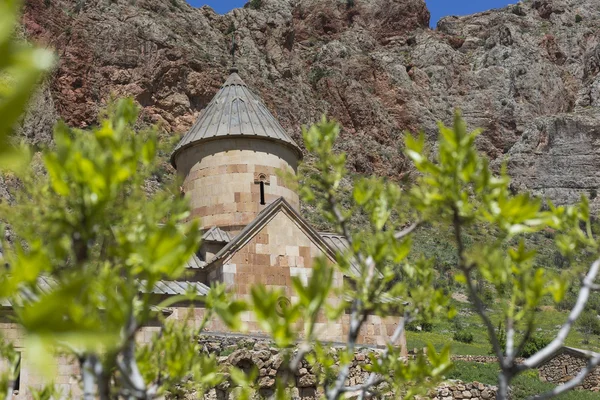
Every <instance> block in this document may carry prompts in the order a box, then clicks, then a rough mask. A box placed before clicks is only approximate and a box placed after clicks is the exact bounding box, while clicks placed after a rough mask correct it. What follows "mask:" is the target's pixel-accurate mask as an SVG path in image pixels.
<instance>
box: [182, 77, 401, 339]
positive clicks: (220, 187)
mask: <svg viewBox="0 0 600 400" xmlns="http://www.w3.org/2000/svg"><path fill="white" fill-rule="evenodd" d="M301 159H302V151H301V149H300V147H299V146H298V145H297V144H296V142H294V140H293V139H292V138H291V136H290V135H289V134H288V133H287V132H286V131H285V130H284V129H283V127H282V126H281V125H280V124H279V122H278V121H277V120H276V118H275V117H274V116H273V115H272V114H271V113H270V112H269V110H268V109H267V107H266V106H265V104H264V103H263V102H262V100H261V99H260V98H259V97H258V96H256V95H255V94H254V93H253V92H252V91H251V90H250V89H249V88H248V86H247V85H246V84H245V83H244V82H243V80H242V79H241V78H240V76H239V75H238V73H237V70H235V69H233V70H232V71H231V75H230V76H229V78H228V79H227V80H226V82H225V83H224V84H223V86H222V87H221V89H220V90H219V92H218V93H217V94H216V95H215V97H214V98H213V99H212V101H211V102H210V103H209V105H208V106H207V107H206V108H205V110H204V111H203V113H202V114H201V115H200V117H199V118H198V120H197V121H196V123H195V124H194V125H193V126H192V128H191V129H190V130H189V132H188V133H187V134H186V135H185V136H184V137H183V139H182V140H181V142H180V143H179V144H178V145H177V147H176V149H175V151H174V153H173V155H172V157H171V161H172V163H173V166H174V167H175V168H176V169H177V171H178V173H179V174H180V175H181V176H182V177H183V179H184V184H183V185H184V186H183V190H184V191H185V193H186V195H188V196H189V197H190V202H191V206H192V216H193V217H194V218H198V219H199V221H200V226H201V228H202V229H203V230H204V231H205V233H204V236H203V242H202V245H201V248H200V251H199V252H198V255H197V259H196V263H197V264H198V267H197V269H198V273H197V274H196V276H197V277H198V279H199V280H200V282H201V283H203V284H205V285H210V284H211V283H212V282H223V283H225V284H226V285H227V288H228V290H230V291H231V292H233V293H235V294H236V295H237V296H242V297H244V296H248V295H249V294H250V288H251V287H252V286H253V285H255V284H263V285H265V286H267V287H270V288H278V289H281V290H282V291H283V292H284V293H285V298H284V299H282V300H283V301H284V302H292V303H293V302H294V301H295V300H296V299H295V298H294V293H293V290H292V284H291V279H292V277H300V279H301V280H304V281H306V279H307V278H308V277H309V276H310V273H311V267H312V263H313V259H314V258H316V257H319V256H323V255H325V256H326V257H328V258H329V259H330V261H331V262H334V260H335V254H336V252H337V251H343V250H345V249H346V247H347V243H346V241H345V240H344V238H343V237H341V236H339V235H335V234H331V233H322V232H317V231H316V230H315V229H314V228H313V227H312V226H311V225H310V224H309V223H308V222H307V221H306V220H305V219H304V218H303V217H302V216H301V215H300V213H299V208H300V201H299V198H298V194H297V193H296V192H295V191H294V190H293V189H292V188H290V187H289V186H288V185H286V182H285V179H283V178H282V176H284V175H285V174H289V173H292V174H295V173H296V172H297V169H298V164H299V162H300V161H301ZM343 280H344V277H343V276H342V274H341V273H340V272H336V274H335V275H334V286H337V287H341V285H342V284H343ZM330 301H331V302H336V301H339V299H334V298H332V299H330ZM244 322H246V324H247V325H248V327H249V330H250V334H257V335H260V334H261V332H260V329H259V328H258V325H257V324H256V322H255V321H254V320H253V316H252V313H251V312H249V313H247V314H246V315H245V321H244ZM349 322H350V321H349V315H343V316H342V318H341V319H340V320H339V321H333V322H332V321H326V320H324V319H322V320H319V321H318V324H317V327H316V331H317V332H318V334H319V337H320V339H322V340H325V341H329V342H333V343H336V342H344V341H345V340H346V338H347V334H348V329H349ZM398 322H399V318H398V317H395V318H388V319H384V318H380V317H378V316H374V315H373V316H370V317H369V318H368V320H367V321H366V323H365V325H364V326H363V329H362V331H361V335H360V337H359V342H360V343H361V344H363V345H379V346H382V345H385V344H386V343H387V342H388V338H389V337H390V336H391V335H392V334H393V332H394V330H395V328H396V326H397V324H398ZM209 329H212V330H213V331H215V332H218V331H220V330H221V329H223V327H222V326H218V323H215V325H213V326H211V327H209ZM401 344H402V345H404V343H401Z"/></svg>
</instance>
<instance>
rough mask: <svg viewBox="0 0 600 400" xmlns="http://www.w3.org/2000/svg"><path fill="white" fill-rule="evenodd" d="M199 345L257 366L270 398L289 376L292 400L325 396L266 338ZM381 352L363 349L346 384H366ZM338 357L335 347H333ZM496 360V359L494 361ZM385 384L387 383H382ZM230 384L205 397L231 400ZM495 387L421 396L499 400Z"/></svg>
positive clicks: (455, 384) (458, 385) (448, 386)
mask: <svg viewBox="0 0 600 400" xmlns="http://www.w3.org/2000/svg"><path fill="white" fill-rule="evenodd" d="M200 343H201V344H202V345H203V350H204V351H205V352H207V353H213V354H216V355H217V356H218V360H219V363H220V364H229V365H232V366H236V367H238V368H241V369H242V370H245V371H249V370H250V369H252V368H254V367H256V369H257V370H258V371H259V376H258V387H259V390H260V395H262V396H265V397H268V396H270V395H271V394H273V391H274V389H275V382H276V379H277V378H283V377H284V376H286V374H287V376H286V377H287V379H288V382H290V381H292V382H293V383H294V387H293V388H292V389H291V398H292V399H295V400H296V399H302V400H313V399H317V398H321V397H322V394H323V393H322V392H321V389H320V388H319V387H318V386H317V375H316V372H315V371H313V370H312V369H311V367H310V365H308V363H307V362H306V361H303V362H302V365H301V366H300V368H299V369H298V371H296V372H295V373H294V374H293V376H290V373H289V372H288V371H287V370H286V368H285V365H284V359H283V356H282V354H281V352H280V351H279V349H277V348H275V347H271V344H270V342H268V341H267V340H266V339H265V340H262V339H260V338H248V337H227V336H225V337H220V336H219V337H206V336H205V337H202V338H201V339H200ZM379 351H381V350H378V349H369V348H364V349H361V350H359V351H358V352H356V354H355V356H354V359H353V361H352V365H351V367H350V374H349V376H348V379H347V381H346V385H348V386H354V385H360V384H362V383H364V382H365V381H366V379H367V378H368V376H369V372H367V371H365V370H364V367H365V366H366V365H369V364H370V363H371V360H370V358H369V353H372V352H375V353H377V352H379ZM332 352H333V353H334V354H333V356H334V357H335V348H332ZM494 361H495V359H494ZM383 385H385V384H383ZM232 389H233V388H232V387H231V386H230V383H228V382H224V383H223V384H221V385H219V387H217V388H215V389H213V390H211V391H210V392H209V393H208V395H207V396H206V397H205V399H207V400H225V399H228V398H231V390H232ZM378 389H380V391H381V392H383V393H385V386H380V387H379V388H378ZM496 390H497V389H496V387H495V386H490V385H484V384H482V383H478V382H474V383H463V382H460V381H452V382H447V383H443V384H442V385H441V386H439V387H438V388H436V389H434V390H432V391H431V393H430V394H429V395H428V396H425V397H421V399H423V400H455V399H456V400H459V399H472V400H491V399H495V397H496Z"/></svg>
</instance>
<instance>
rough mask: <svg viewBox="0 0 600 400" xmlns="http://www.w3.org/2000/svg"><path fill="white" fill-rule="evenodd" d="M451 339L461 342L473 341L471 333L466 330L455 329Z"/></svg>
mask: <svg viewBox="0 0 600 400" xmlns="http://www.w3.org/2000/svg"><path fill="white" fill-rule="evenodd" d="M452 339H454V340H456V341H457V342H461V343H473V334H472V333H471V332H468V331H456V332H454V335H453V336H452Z"/></svg>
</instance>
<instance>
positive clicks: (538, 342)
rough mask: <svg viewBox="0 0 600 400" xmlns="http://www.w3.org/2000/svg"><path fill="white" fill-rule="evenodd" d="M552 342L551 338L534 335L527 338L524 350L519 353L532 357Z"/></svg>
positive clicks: (521, 355) (522, 355)
mask: <svg viewBox="0 0 600 400" xmlns="http://www.w3.org/2000/svg"><path fill="white" fill-rule="evenodd" d="M549 344H550V340H549V339H548V338H545V337H542V336H532V337H530V338H529V339H527V342H525V346H524V347H523V350H522V351H521V352H520V353H519V356H520V357H531V356H532V355H534V354H535V353H537V352H538V351H540V350H542V349H543V348H544V347H546V346H548V345H549Z"/></svg>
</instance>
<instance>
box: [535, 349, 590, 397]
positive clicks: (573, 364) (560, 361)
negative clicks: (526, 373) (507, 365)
mask: <svg viewBox="0 0 600 400" xmlns="http://www.w3.org/2000/svg"><path fill="white" fill-rule="evenodd" d="M586 364H587V359H586V358H585V357H578V356H576V355H573V354H571V353H569V352H568V351H565V352H563V353H562V354H560V355H558V356H557V357H554V358H553V359H551V360H550V361H548V362H547V363H546V364H544V365H543V366H541V367H540V368H539V371H540V379H541V380H543V381H546V382H551V383H554V384H560V383H563V382H566V381H568V380H570V379H572V378H574V377H575V376H576V375H577V374H578V373H579V371H581V370H582V369H583V368H584V367H585V366H586ZM581 387H582V388H583V389H586V390H591V391H594V392H598V391H600V368H596V369H594V370H593V371H592V373H591V374H589V375H588V376H587V377H586V378H585V379H584V381H583V384H582V385H581Z"/></svg>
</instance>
